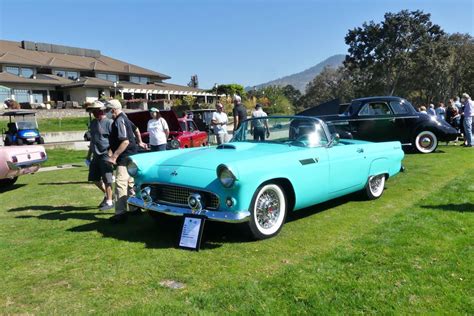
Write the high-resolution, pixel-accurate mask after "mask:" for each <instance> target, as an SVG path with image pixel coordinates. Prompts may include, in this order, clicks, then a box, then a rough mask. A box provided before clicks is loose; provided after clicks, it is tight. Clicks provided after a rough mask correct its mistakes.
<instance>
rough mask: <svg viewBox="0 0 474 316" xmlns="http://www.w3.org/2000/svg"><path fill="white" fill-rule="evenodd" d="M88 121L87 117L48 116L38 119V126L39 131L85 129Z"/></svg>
mask: <svg viewBox="0 0 474 316" xmlns="http://www.w3.org/2000/svg"><path fill="white" fill-rule="evenodd" d="M88 123H89V118H88V117H66V118H62V119H59V118H48V119H38V128H39V130H40V132H41V133H47V132H71V131H86V130H87V124H88Z"/></svg>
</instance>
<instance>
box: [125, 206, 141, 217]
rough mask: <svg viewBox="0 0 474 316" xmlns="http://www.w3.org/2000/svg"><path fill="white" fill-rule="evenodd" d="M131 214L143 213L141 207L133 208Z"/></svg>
mask: <svg viewBox="0 0 474 316" xmlns="http://www.w3.org/2000/svg"><path fill="white" fill-rule="evenodd" d="M128 214H129V215H132V216H137V215H142V214H143V212H142V210H141V209H139V208H135V209H133V210H131V211H130V212H128Z"/></svg>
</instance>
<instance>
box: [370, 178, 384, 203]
mask: <svg viewBox="0 0 474 316" xmlns="http://www.w3.org/2000/svg"><path fill="white" fill-rule="evenodd" d="M384 186H385V175H383V174H379V175H376V176H370V177H369V180H367V184H366V185H365V194H366V195H367V198H368V199H369V200H375V199H378V198H379V197H381V196H382V194H383V190H384Z"/></svg>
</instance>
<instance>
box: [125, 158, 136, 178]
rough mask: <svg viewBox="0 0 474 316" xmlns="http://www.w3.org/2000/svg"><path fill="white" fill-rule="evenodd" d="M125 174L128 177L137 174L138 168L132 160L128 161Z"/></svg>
mask: <svg viewBox="0 0 474 316" xmlns="http://www.w3.org/2000/svg"><path fill="white" fill-rule="evenodd" d="M127 172H128V174H129V175H130V176H132V177H134V176H136V175H137V173H138V166H137V164H136V163H135V162H134V161H133V160H129V161H128V164H127Z"/></svg>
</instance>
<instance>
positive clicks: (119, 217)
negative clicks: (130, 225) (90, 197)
mask: <svg viewBox="0 0 474 316" xmlns="http://www.w3.org/2000/svg"><path fill="white" fill-rule="evenodd" d="M126 220H127V214H126V213H120V214H115V215H114V216H112V217H110V218H109V221H110V222H112V223H114V224H119V223H123V222H125V221H126Z"/></svg>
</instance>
